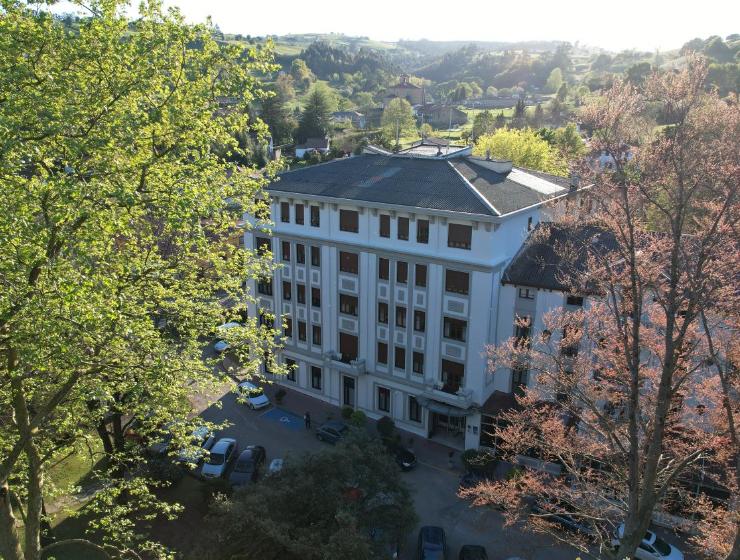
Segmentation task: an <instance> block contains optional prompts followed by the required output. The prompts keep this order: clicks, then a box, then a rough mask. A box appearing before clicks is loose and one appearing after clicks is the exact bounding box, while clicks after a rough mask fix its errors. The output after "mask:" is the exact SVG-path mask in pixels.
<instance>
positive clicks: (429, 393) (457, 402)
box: [423, 379, 475, 408]
mask: <svg viewBox="0 0 740 560" xmlns="http://www.w3.org/2000/svg"><path fill="white" fill-rule="evenodd" d="M445 389H446V387H443V385H442V383H441V382H439V381H434V380H432V379H427V380H425V382H424V393H423V395H424V396H425V397H427V398H430V399H433V400H435V401H440V402H443V403H445V404H449V405H451V406H456V407H459V408H470V407H471V406H473V405H474V404H475V403H474V402H473V391H472V390H470V389H465V388H464V387H460V388H459V389H458V390H457V391H456V392H454V393H452V392H450V391H447V390H445Z"/></svg>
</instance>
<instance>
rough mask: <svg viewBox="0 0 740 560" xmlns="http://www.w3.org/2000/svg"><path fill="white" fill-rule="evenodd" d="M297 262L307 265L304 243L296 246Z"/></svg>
mask: <svg viewBox="0 0 740 560" xmlns="http://www.w3.org/2000/svg"><path fill="white" fill-rule="evenodd" d="M295 262H297V263H298V264H306V246H305V245H304V244H303V243H297V244H296V246H295Z"/></svg>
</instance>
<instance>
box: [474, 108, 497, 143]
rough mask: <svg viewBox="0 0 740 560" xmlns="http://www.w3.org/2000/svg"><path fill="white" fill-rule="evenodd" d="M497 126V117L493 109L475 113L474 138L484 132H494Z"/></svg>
mask: <svg viewBox="0 0 740 560" xmlns="http://www.w3.org/2000/svg"><path fill="white" fill-rule="evenodd" d="M495 128H496V117H494V116H493V113H491V111H488V110H486V111H483V112H481V113H478V114H477V115H475V119H473V133H472V136H473V138H479V137H481V136H483V135H484V134H488V133H490V132H493V131H494V129H495Z"/></svg>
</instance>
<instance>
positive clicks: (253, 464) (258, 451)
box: [229, 445, 266, 486]
mask: <svg viewBox="0 0 740 560" xmlns="http://www.w3.org/2000/svg"><path fill="white" fill-rule="evenodd" d="M265 459H266V453H265V448H264V447H262V446H261V445H250V446H249V447H245V448H244V451H242V452H241V454H240V455H239V458H238V459H237V460H236V464H235V465H234V470H232V471H231V474H230V475H229V483H230V484H231V485H232V486H243V485H244V484H249V483H250V482H257V479H258V478H259V475H260V468H261V467H262V465H264V464H265Z"/></svg>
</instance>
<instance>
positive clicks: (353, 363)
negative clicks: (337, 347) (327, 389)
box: [324, 351, 367, 375]
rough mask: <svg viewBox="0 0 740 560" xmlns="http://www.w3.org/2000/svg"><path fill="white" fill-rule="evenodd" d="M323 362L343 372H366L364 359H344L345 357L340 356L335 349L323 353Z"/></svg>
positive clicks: (360, 373)
mask: <svg viewBox="0 0 740 560" xmlns="http://www.w3.org/2000/svg"><path fill="white" fill-rule="evenodd" d="M324 362H325V363H326V364H327V365H329V366H331V367H333V368H336V369H338V370H339V371H343V372H345V373H352V374H355V375H362V374H363V373H367V368H366V367H365V360H361V359H354V360H348V359H345V357H344V356H342V354H341V353H339V352H336V351H330V352H326V353H325V354H324Z"/></svg>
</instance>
